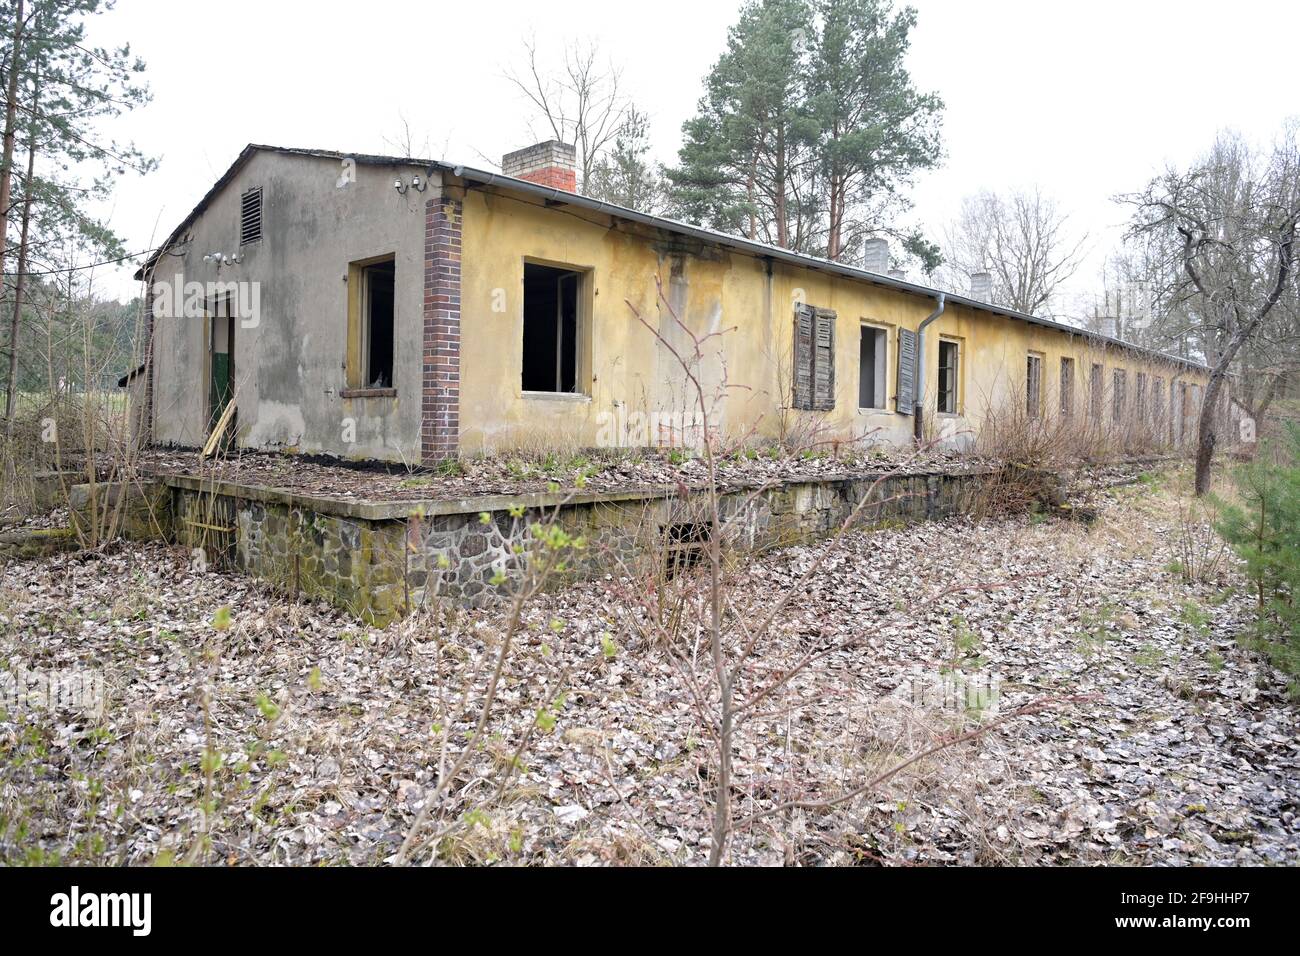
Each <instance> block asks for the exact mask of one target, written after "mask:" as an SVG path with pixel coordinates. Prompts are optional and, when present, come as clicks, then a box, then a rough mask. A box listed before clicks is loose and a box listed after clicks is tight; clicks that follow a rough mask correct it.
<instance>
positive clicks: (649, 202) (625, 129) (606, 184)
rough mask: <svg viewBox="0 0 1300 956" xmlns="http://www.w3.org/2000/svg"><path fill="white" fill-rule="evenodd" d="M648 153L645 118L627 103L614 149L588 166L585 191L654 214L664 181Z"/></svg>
mask: <svg viewBox="0 0 1300 956" xmlns="http://www.w3.org/2000/svg"><path fill="white" fill-rule="evenodd" d="M649 154H650V120H649V117H647V116H646V114H645V113H642V112H640V111H639V110H637V109H636V107H634V106H630V107H628V111H627V115H626V116H625V117H624V119H623V125H622V126H621V127H620V128H619V131H618V135H617V136H616V137H615V139H614V148H613V149H612V150H610V151H609V152H608V153H607V154H606V155H604V156H602V157H601V158H600V159H599V160H597V162H596V165H595V167H594V168H593V169H592V171H591V175H590V176H589V177H588V181H587V188H586V194H587V195H588V196H590V197H592V198H593V199H602V200H604V201H605V202H610V203H615V204H616V205H619V206H626V207H627V208H628V209H635V210H637V211H638V212H644V213H650V214H652V215H653V214H655V213H658V212H659V211H660V210H661V209H662V208H663V205H664V182H663V176H662V174H661V172H660V170H659V168H658V167H657V166H656V165H655V164H654V162H653V161H652V160H651V159H650V158H649Z"/></svg>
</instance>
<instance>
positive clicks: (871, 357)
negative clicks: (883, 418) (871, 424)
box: [858, 325, 888, 408]
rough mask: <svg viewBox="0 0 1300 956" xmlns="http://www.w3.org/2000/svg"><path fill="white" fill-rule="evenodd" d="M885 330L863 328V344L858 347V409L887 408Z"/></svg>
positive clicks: (866, 326)
mask: <svg viewBox="0 0 1300 956" xmlns="http://www.w3.org/2000/svg"><path fill="white" fill-rule="evenodd" d="M887 334H888V333H886V332H885V330H884V329H877V328H874V327H872V326H870V325H864V326H863V327H862V344H861V345H860V346H859V347H858V408H884V407H885V356H886V355H887V354H888V352H887V351H886V349H887V346H886V337H887Z"/></svg>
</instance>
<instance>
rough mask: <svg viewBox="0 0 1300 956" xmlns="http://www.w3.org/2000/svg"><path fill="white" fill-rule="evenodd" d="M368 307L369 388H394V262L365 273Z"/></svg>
mask: <svg viewBox="0 0 1300 956" xmlns="http://www.w3.org/2000/svg"><path fill="white" fill-rule="evenodd" d="M362 275H363V277H364V278H363V282H364V283H365V285H364V289H365V293H364V300H363V301H364V303H365V306H364V308H365V326H364V331H363V346H362V347H363V350H364V355H365V363H366V366H365V367H366V376H365V382H364V383H363V384H364V386H365V387H366V388H392V387H393V280H394V277H395V266H394V263H393V261H392V260H391V259H390V260H389V261H387V262H376V263H375V264H374V265H370V266H366V267H365V269H364V270H363V271H362Z"/></svg>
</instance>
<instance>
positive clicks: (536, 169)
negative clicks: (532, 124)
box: [501, 139, 578, 193]
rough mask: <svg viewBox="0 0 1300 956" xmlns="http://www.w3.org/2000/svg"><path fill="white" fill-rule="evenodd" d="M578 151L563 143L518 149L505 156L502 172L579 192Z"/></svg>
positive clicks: (550, 142)
mask: <svg viewBox="0 0 1300 956" xmlns="http://www.w3.org/2000/svg"><path fill="white" fill-rule="evenodd" d="M577 155H578V154H577V150H575V149H574V148H573V147H572V146H570V145H569V144H568V143H561V142H560V141H559V140H556V139H552V140H547V141H546V142H545V143H538V144H537V145H536V146H528V147H525V148H524V149H517V150H515V151H514V152H513V153H506V154H505V155H504V156H502V157H501V172H503V173H505V174H506V175H507V176H514V177H515V178H516V179H526V180H528V181H529V182H530V183H537V184H538V185H539V186H553V187H554V188H556V189H563V190H564V191H565V192H570V193H576V192H577V191H578V172H577V166H578V162H577Z"/></svg>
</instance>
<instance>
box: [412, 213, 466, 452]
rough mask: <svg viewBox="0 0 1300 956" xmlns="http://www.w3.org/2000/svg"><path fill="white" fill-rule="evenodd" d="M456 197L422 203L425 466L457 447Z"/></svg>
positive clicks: (422, 444) (422, 433)
mask: <svg viewBox="0 0 1300 956" xmlns="http://www.w3.org/2000/svg"><path fill="white" fill-rule="evenodd" d="M460 233H461V203H460V201H459V200H455V199H447V198H436V199H430V200H429V201H428V202H427V203H425V206H424V360H423V368H424V375H423V393H422V396H421V402H420V450H421V456H422V458H423V460H424V463H425V464H426V465H430V464H435V463H436V462H439V461H443V460H445V459H447V458H452V457H455V455H456V453H457V451H458V449H459V446H460V249H461V247H460Z"/></svg>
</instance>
